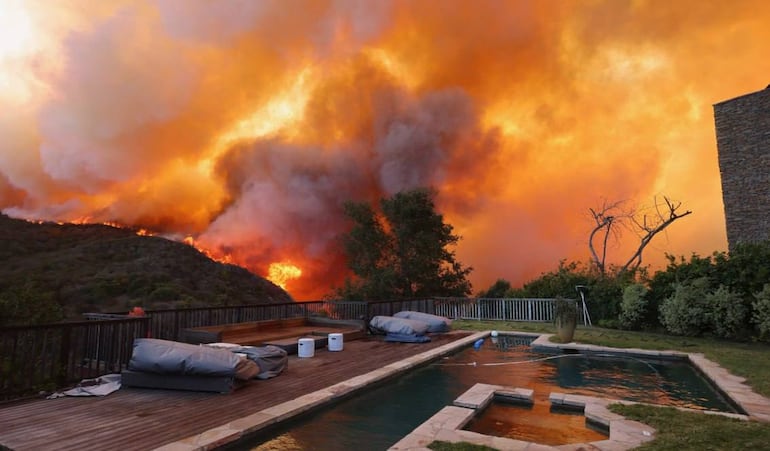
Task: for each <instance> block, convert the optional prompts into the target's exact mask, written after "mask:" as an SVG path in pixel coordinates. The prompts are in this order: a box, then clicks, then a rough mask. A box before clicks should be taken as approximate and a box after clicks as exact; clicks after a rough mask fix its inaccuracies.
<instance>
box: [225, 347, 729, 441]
mask: <svg viewBox="0 0 770 451" xmlns="http://www.w3.org/2000/svg"><path fill="white" fill-rule="evenodd" d="M531 341H532V338H531V337H522V336H500V337H497V339H496V340H493V339H491V338H487V339H486V340H484V342H483V344H482V345H481V346H480V347H479V348H478V349H475V348H473V347H471V348H467V349H464V350H461V351H459V352H457V353H455V354H452V355H449V356H446V357H445V358H442V359H440V360H437V361H434V362H433V363H431V364H428V365H426V366H423V367H421V368H419V369H416V370H414V371H411V372H410V373H407V374H405V375H402V376H399V377H397V378H396V379H394V380H391V381H388V382H386V383H384V384H380V385H378V386H376V387H373V388H372V389H370V390H367V391H366V392H365V393H362V394H359V395H356V396H354V397H352V398H349V399H346V400H344V401H341V402H338V403H336V404H334V405H333V406H330V407H327V408H324V409H321V410H318V411H316V412H313V413H311V414H308V415H304V416H302V417H300V418H298V419H296V420H292V421H290V422H288V423H284V424H282V425H280V426H278V427H276V428H274V429H272V430H269V431H265V432H263V433H260V434H259V436H255V437H254V438H252V439H249V440H248V441H244V442H241V443H239V444H237V445H232V446H230V447H228V449H238V450H246V449H253V450H260V451H264V450H279V449H280V450H321V451H323V450H339V449H367V450H384V449H387V448H388V447H390V446H391V445H393V444H394V443H395V442H397V441H398V440H399V439H401V438H402V437H403V436H404V435H406V434H408V433H409V432H411V431H412V430H413V429H414V428H415V427H416V426H417V425H419V424H421V423H422V422H424V421H425V420H426V419H428V418H429V417H430V416H431V415H433V414H434V413H436V412H437V411H439V410H440V409H442V408H443V407H445V406H447V405H450V404H451V403H452V401H453V400H454V399H455V398H457V397H458V396H459V395H460V394H462V393H463V392H464V391H466V390H467V389H468V388H469V387H471V386H472V385H474V384H475V383H477V382H483V383H488V384H496V385H505V386H514V387H525V388H531V389H533V390H534V402H535V406H539V405H540V406H545V405H547V403H548V401H547V400H548V396H549V394H550V393H551V392H553V391H556V392H564V393H573V394H583V395H589V396H599V397H607V398H616V399H627V400H631V401H639V402H648V403H654V404H663V405H669V406H678V407H688V408H695V409H701V410H720V411H726V412H734V411H735V409H733V408H732V407H731V405H730V404H729V403H728V402H727V401H726V400H724V399H723V398H722V397H721V396H720V395H719V393H718V392H717V391H716V390H714V389H713V388H712V387H711V385H710V384H709V383H708V382H707V381H706V380H705V379H703V378H702V377H701V376H700V374H699V373H698V371H697V370H695V369H694V368H693V367H691V366H690V365H689V364H687V363H684V362H676V361H660V360H647V359H639V358H635V357H618V356H610V355H604V354H598V355H593V356H586V355H578V354H547V353H541V352H534V351H533V350H532V348H531V347H530V346H529V344H530V342H531Z"/></svg>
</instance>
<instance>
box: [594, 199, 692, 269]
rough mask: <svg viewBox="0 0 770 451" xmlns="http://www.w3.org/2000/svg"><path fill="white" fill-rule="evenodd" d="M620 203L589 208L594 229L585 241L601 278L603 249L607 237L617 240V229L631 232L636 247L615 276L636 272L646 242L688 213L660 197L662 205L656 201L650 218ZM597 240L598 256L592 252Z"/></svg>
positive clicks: (604, 261)
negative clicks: (635, 237) (599, 240)
mask: <svg viewBox="0 0 770 451" xmlns="http://www.w3.org/2000/svg"><path fill="white" fill-rule="evenodd" d="M624 204H625V202H624V201H618V202H614V203H607V202H606V201H605V202H604V203H603V204H602V207H601V208H599V209H593V208H589V211H590V213H591V217H592V218H593V220H594V223H595V225H594V227H593V229H591V233H590V235H589V237H588V248H589V250H590V251H591V260H592V261H593V263H594V264H595V265H596V268H597V269H598V270H599V272H600V273H601V274H605V273H606V270H607V266H606V262H607V248H608V242H609V238H610V236H611V235H612V236H614V237H615V238H616V239H619V238H620V235H621V231H620V228H626V229H630V230H632V231H633V232H634V233H635V234H637V235H638V236H639V246H638V247H637V248H636V251H634V253H633V254H632V255H631V257H630V258H629V259H628V260H627V261H626V263H625V264H624V265H623V266H621V267H620V268H619V272H621V273H622V272H625V271H628V270H631V269H636V268H638V267H639V266H641V264H642V254H643V252H644V249H645V248H646V247H647V245H648V244H650V241H652V239H653V238H654V237H655V235H657V234H658V233H660V232H662V231H663V230H665V229H666V228H667V227H668V226H670V225H671V224H673V223H674V221H676V220H677V219H679V218H682V217H684V216H687V215H689V214H691V213H692V211H690V210H686V211H684V212H680V208H681V205H682V203H681V202H674V201H672V200H671V199H669V198H668V197H666V196H663V202H662V203H661V202H658V199H657V197H656V198H655V203H654V206H653V211H654V214H647V213H640V212H639V211H638V210H636V209H626V208H624ZM597 238H601V255H600V254H599V252H597V250H596V245H595V242H596V240H597Z"/></svg>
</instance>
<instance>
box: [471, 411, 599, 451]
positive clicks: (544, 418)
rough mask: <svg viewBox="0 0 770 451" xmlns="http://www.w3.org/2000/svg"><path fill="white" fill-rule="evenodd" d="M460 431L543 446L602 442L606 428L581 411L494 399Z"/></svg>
mask: <svg viewBox="0 0 770 451" xmlns="http://www.w3.org/2000/svg"><path fill="white" fill-rule="evenodd" d="M463 429H465V430H467V431H473V432H478V433H479V434H484V435H491V436H494V437H507V438H512V439H516V440H522V441H525V442H536V443H540V444H543V445H553V446H558V445H565V444H568V443H590V442H596V441H600V440H606V439H607V438H608V436H609V434H608V433H607V431H606V428H600V427H599V426H598V425H592V424H591V423H589V422H587V421H586V417H585V416H584V415H583V413H582V412H568V411H563V410H562V411H559V410H550V409H549V406H547V405H545V404H542V403H541V404H534V405H532V406H525V405H520V404H511V403H508V402H504V401H502V402H501V401H497V400H494V401H492V403H490V404H489V406H487V407H486V408H485V409H484V410H483V411H481V412H480V413H479V414H478V415H476V417H474V418H473V419H472V420H471V421H470V422H469V423H468V424H467V425H466V426H465V427H464V428H463Z"/></svg>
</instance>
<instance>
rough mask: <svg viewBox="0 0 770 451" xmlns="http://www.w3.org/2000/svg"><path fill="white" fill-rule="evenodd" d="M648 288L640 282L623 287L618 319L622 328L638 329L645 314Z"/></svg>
mask: <svg viewBox="0 0 770 451" xmlns="http://www.w3.org/2000/svg"><path fill="white" fill-rule="evenodd" d="M648 292H649V289H648V288H647V287H646V286H644V285H643V284H641V283H634V284H631V285H628V286H627V287H626V288H624V289H623V300H622V301H621V303H620V316H619V317H618V321H619V323H620V327H621V328H623V329H630V330H637V329H640V328H641V327H642V325H643V323H644V319H645V318H646V316H647V307H648V303H647V299H646V298H645V295H646V294H647V293H648Z"/></svg>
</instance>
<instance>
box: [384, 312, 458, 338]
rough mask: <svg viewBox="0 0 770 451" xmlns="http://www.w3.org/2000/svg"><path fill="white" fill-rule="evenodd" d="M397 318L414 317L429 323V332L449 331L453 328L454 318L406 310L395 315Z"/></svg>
mask: <svg viewBox="0 0 770 451" xmlns="http://www.w3.org/2000/svg"><path fill="white" fill-rule="evenodd" d="M393 316H394V317H396V318H406V319H414V320H417V321H422V322H424V323H427V324H428V333H436V332H449V330H450V329H451V328H452V320H450V319H449V318H446V317H443V316H438V315H431V314H430V313H423V312H413V311H410V310H404V311H401V312H398V313H396V314H395V315H393Z"/></svg>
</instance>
